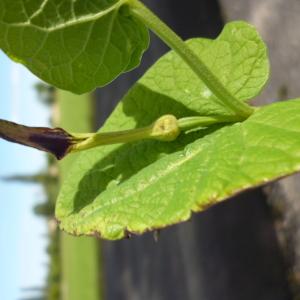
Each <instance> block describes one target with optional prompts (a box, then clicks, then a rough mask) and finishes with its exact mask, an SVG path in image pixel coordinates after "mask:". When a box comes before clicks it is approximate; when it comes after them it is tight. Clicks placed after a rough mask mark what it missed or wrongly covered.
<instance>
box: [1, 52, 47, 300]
mask: <svg viewBox="0 0 300 300" xmlns="http://www.w3.org/2000/svg"><path fill="white" fill-rule="evenodd" d="M35 82H37V79H36V77H34V76H33V75H32V74H31V73H30V72H29V71H27V70H26V69H25V68H24V67H23V66H21V65H19V64H16V63H13V62H11V61H10V60H9V59H8V58H7V57H6V56H5V55H4V54H3V53H2V52H1V51H0V87H1V88H0V97H1V101H0V118H2V119H7V120H10V121H15V122H18V123H22V124H25V125H33V126H48V120H49V116H50V112H49V111H48V110H47V108H46V107H44V106H43V105H42V104H40V103H39V102H38V100H37V96H36V94H35V91H34V89H33V85H34V83H35ZM45 165H46V161H45V155H44V154H43V153H41V152H38V151H37V150H34V149H30V148H26V147H23V146H20V145H16V144H12V143H8V142H6V141H3V140H1V139H0V177H1V176H7V175H14V174H34V173H36V172H39V171H40V170H41V169H43V168H45ZM43 200H44V195H43V192H42V189H41V188H40V187H39V186H38V185H30V184H29V185H28V184H25V185H24V184H19V183H9V184H8V183H4V182H1V181H0V205H1V209H0V266H1V268H0V299H5V300H16V299H20V298H21V297H22V296H23V297H24V296H29V295H28V294H26V295H25V294H24V292H23V293H21V289H22V288H26V287H37V286H43V285H44V282H45V278H46V272H47V263H48V257H47V255H46V252H45V248H46V246H47V238H46V234H47V224H46V222H45V220H44V219H42V218H38V217H36V216H35V215H34V214H33V213H32V207H33V206H34V204H36V203H39V202H41V201H43Z"/></svg>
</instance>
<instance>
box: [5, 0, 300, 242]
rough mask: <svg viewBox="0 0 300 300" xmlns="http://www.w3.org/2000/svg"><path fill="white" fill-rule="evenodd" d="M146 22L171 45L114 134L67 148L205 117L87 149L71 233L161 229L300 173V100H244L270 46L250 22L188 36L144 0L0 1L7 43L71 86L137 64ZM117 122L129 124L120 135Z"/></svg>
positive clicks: (71, 195) (87, 137)
mask: <svg viewBox="0 0 300 300" xmlns="http://www.w3.org/2000/svg"><path fill="white" fill-rule="evenodd" d="M145 25H146V26H147V27H148V28H149V29H151V30H152V31H154V32H155V33H156V34H157V35H158V36H159V37H160V38H162V39H163V40H164V41H165V42H166V43H167V44H168V45H169V46H170V47H171V48H172V49H173V50H174V51H171V52H170V53H168V54H167V55H165V56H164V57H162V58H161V59H160V60H159V61H158V62H157V63H156V64H155V65H154V66H153V67H152V68H150V70H149V71H148V72H147V73H146V74H145V76H143V77H142V78H141V79H140V80H139V81H138V82H137V83H136V84H135V85H134V86H133V87H132V89H131V90H130V91H129V92H128V94H127V95H126V96H125V97H124V99H123V100H122V102H121V103H120V104H119V105H118V107H117V108H116V110H115V111H114V112H113V114H112V115H111V117H110V118H109V120H108V121H107V122H106V124H105V126H103V128H101V130H100V132H103V133H106V132H113V133H108V134H106V135H95V134H78V135H76V134H74V135H72V134H68V141H69V143H70V145H71V146H72V147H71V146H70V147H68V150H69V149H70V152H71V151H72V149H73V150H74V149H75V150H74V151H79V150H82V149H87V148H89V147H90V146H91V145H92V146H93V147H94V146H95V145H96V146H97V145H99V144H100V143H98V144H97V141H99V139H101V140H102V142H103V139H105V138H107V137H108V136H110V137H113V140H114V141H117V142H120V141H122V142H126V141H129V140H136V137H138V139H140V137H142V138H144V137H146V135H145V134H144V131H143V130H145V129H140V127H145V126H148V125H149V124H151V123H152V122H154V121H155V120H157V119H158V118H160V117H161V116H162V115H173V116H175V117H176V118H174V117H173V116H172V117H171V118H172V119H173V121H174V124H175V127H176V126H177V125H178V124H179V122H180V118H188V117H193V118H189V120H191V119H193V120H195V119H197V118H198V120H199V118H202V119H201V120H202V121H203V120H206V121H207V120H209V121H208V123H205V122H204V121H203V123H201V124H202V127H199V123H198V125H197V126H198V128H197V126H196V125H194V127H193V126H192V130H187V129H186V128H189V129H190V128H191V127H190V125H189V124H188V126H186V127H184V128H185V129H184V131H185V132H184V133H182V134H181V135H180V136H179V137H178V138H177V139H176V140H175V141H174V142H170V143H164V142H160V141H153V140H152V141H151V140H150V141H149V140H148V141H145V140H144V141H143V140H139V141H138V142H134V143H126V144H124V145H111V146H107V147H103V148H94V149H92V150H88V151H85V152H84V153H83V154H82V155H80V156H79V158H78V159H77V161H76V163H75V164H74V165H73V168H72V170H71V171H70V172H68V173H69V176H68V178H67V179H66V180H65V183H64V185H63V187H62V190H61V193H60V196H59V199H58V203H57V206H56V216H57V218H58V219H59V221H60V226H61V228H62V229H64V230H66V231H67V232H69V233H73V234H87V235H92V234H97V235H101V236H102V237H104V238H107V239H119V238H122V237H124V236H126V235H127V233H128V232H132V233H143V232H145V231H147V230H154V229H159V228H163V227H166V226H168V225H171V224H174V223H177V222H180V221H184V220H187V219H188V218H189V217H190V215H191V212H198V211H201V210H203V209H205V208H206V207H207V206H210V205H212V204H215V203H217V202H219V201H221V200H224V199H226V198H228V197H230V196H232V195H234V194H236V193H238V192H240V191H242V190H245V189H247V188H251V187H253V186H257V185H261V184H263V183H265V182H269V181H271V180H274V179H276V178H279V177H282V176H286V175H288V174H291V173H293V172H296V171H299V169H300V154H299V153H300V142H299V138H298V137H299V133H300V123H299V118H300V100H291V101H288V102H282V103H279V104H274V105H270V106H265V107H262V108H256V109H255V108H254V107H251V106H249V105H248V103H247V101H248V100H250V99H252V98H254V97H255V96H257V95H258V94H259V92H260V91H261V89H262V88H263V86H264V85H265V83H266V81H267V80H268V77H269V63H268V58H267V49H266V47H265V45H264V43H263V41H262V40H261V38H260V36H259V35H258V33H257V32H256V30H255V29H254V28H253V27H252V26H251V25H249V24H247V23H244V22H233V23H229V24H228V25H227V26H226V27H225V28H224V30H223V32H222V33H221V35H220V36H219V37H218V38H217V39H216V40H214V41H212V40H208V39H192V40H190V41H187V42H186V43H184V42H183V41H182V40H181V39H180V38H179V37H178V36H177V35H176V34H175V33H174V32H172V31H171V30H170V29H169V28H168V27H167V26H166V25H165V24H164V23H162V22H161V21H160V20H159V19H158V18H157V17H156V16H155V15H154V14H153V13H152V12H151V11H150V10H148V9H147V8H146V7H145V6H144V5H143V4H142V3H141V2H140V1H138V0H119V1H118V0H110V1H108V0H97V1H93V0H89V1H84V0H78V1H55V0H48V1H42V0H39V1H37V0H35V1H34V0H29V1H24V0H15V1H10V0H0V47H1V49H2V50H4V51H5V52H6V53H8V54H9V55H10V56H11V57H13V58H14V59H15V60H17V61H19V62H22V63H23V64H25V65H26V66H27V67H28V68H29V69H30V70H32V71H33V72H34V73H35V74H37V75H38V76H39V77H41V78H42V79H44V80H46V81H47V82H50V83H52V84H54V85H56V86H57V87H61V88H64V89H68V90H71V91H73V92H76V93H83V92H86V91H89V90H91V89H93V88H95V87H96V86H103V85H105V84H107V83H109V82H110V81H111V80H113V79H114V78H115V77H116V76H118V75H119V74H121V73H122V72H126V71H128V70H130V69H132V68H134V67H135V66H137V65H138V64H139V61H140V58H141V55H142V53H143V51H144V50H145V49H146V48H147V46H148V30H147V28H146V26H145ZM178 119H179V120H178ZM184 120H185V121H186V120H187V119H184ZM0 121H1V120H0ZM177 121H178V123H176V122H177ZM181 121H182V119H181ZM76 122H77V120H76ZM222 122H223V123H222ZM1 124H2V125H1ZM3 124H4V125H3ZM194 124H195V123H194ZM185 125H186V124H185ZM5 126H6V127H5ZM7 128H10V129H11V130H10V132H7V131H8V129H7ZM20 128H22V130H23V133H24V134H23V135H21V138H22V139H21V140H20V134H19V129H20ZM176 128H177V127H176ZM178 128H180V129H182V128H183V127H180V126H179V127H178ZM120 129H122V130H131V131H130V134H129V133H128V131H125V132H115V131H119V130H120ZM134 129H137V130H135V131H134ZM160 129H161V131H160V132H164V129H165V128H164V125H162V128H160ZM132 130H133V131H132ZM49 131H50V133H51V130H49ZM146 131H147V129H146ZM28 132H33V133H35V132H36V131H34V129H32V128H28V127H26V128H25V127H24V126H20V125H17V124H12V123H10V122H7V121H1V122H0V136H2V137H3V138H6V139H8V140H13V141H16V142H19V143H20V142H21V143H23V144H25V145H31V146H32V145H33V143H32V140H33V138H35V137H36V135H37V134H33V133H31V134H29V135H28ZM47 132H48V131H47ZM141 132H142V134H141ZM147 132H148V131H147ZM39 134H40V135H39V136H38V137H39V139H37V141H36V139H35V142H36V144H37V146H39V145H40V144H42V146H43V147H37V148H38V149H47V148H45V147H44V144H47V145H48V141H49V139H47V137H46V139H45V140H44V138H45V134H44V135H43V132H40V131H39ZM139 134H140V135H139ZM129 135H130V138H129ZM162 135H163V133H162ZM18 136H19V139H18ZM120 136H121V137H122V138H121V139H119V137H120ZM40 137H42V139H40ZM96 137H98V139H97V138H96ZM132 137H134V138H132ZM41 140H42V142H40V141H41ZM28 141H29V142H28ZM56 141H57V143H58V145H55V146H61V145H59V140H57V139H56ZM80 143H81V144H80ZM36 144H34V145H36ZM102 144H105V142H104V143H102ZM78 145H79V147H77V148H76V146H78ZM82 145H84V146H82ZM86 145H87V147H86ZM50 146H51V147H52V146H53V145H52V144H51V143H50ZM76 149H77V150H76ZM65 153H68V151H66V152H65ZM65 153H64V154H65Z"/></svg>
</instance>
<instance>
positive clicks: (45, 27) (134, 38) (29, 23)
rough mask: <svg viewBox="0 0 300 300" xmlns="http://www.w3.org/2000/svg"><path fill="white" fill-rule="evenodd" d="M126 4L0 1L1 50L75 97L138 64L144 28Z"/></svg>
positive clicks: (122, 0) (117, 0) (117, 1)
mask: <svg viewBox="0 0 300 300" xmlns="http://www.w3.org/2000/svg"><path fill="white" fill-rule="evenodd" d="M126 2H127V0H110V1H108V0H96V1H95V0H78V1H69V0H68V1H56V0H13V1H11V0H0V48H1V49H2V50H3V51H4V52H6V53H7V54H8V55H9V56H10V57H12V58H13V59H14V60H16V61H18V62H21V63H23V64H24V65H26V66H27V68H29V69H30V70H31V71H32V72H33V73H34V74H36V75H37V76H38V77H40V78H41V79H43V80H45V81H47V82H49V83H51V84H52V85H54V86H57V87H59V88H62V89H66V90H70V91H72V92H75V93H84V92H88V91H90V90H92V89H94V88H96V87H97V86H104V85H106V84H107V83H109V82H110V81H112V80H113V79H114V78H115V77H117V76H118V75H119V74H121V73H123V72H126V71H128V70H130V69H132V68H134V67H136V66H137V65H138V64H139V63H140V59H141V56H142V53H143V51H144V50H145V49H146V48H147V47H148V40H149V37H148V30H147V29H146V27H145V26H144V25H143V24H141V23H140V22H139V21H138V20H136V19H135V18H133V17H132V16H130V15H129V14H128V12H127V9H126V7H124V4H125V3H126Z"/></svg>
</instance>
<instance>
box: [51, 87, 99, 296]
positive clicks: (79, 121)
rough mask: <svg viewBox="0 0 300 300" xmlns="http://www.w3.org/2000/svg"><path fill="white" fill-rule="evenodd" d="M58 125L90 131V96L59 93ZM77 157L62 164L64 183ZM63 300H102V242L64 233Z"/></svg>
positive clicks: (71, 130) (66, 128)
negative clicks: (100, 260) (100, 243)
mask: <svg viewBox="0 0 300 300" xmlns="http://www.w3.org/2000/svg"><path fill="white" fill-rule="evenodd" d="M56 99H57V105H58V107H57V108H58V109H57V113H58V114H59V116H56V117H57V120H58V124H57V125H58V126H60V127H62V128H64V129H65V130H67V131H70V132H90V131H91V130H92V124H93V114H92V111H93V103H92V98H91V96H90V95H88V94H85V95H80V96H77V95H74V94H71V93H69V92H66V91H61V90H58V91H57V95H56ZM77 155H78V154H74V155H70V156H68V157H66V158H65V159H63V160H62V161H61V163H60V172H61V178H62V180H63V179H64V177H65V176H66V175H67V174H68V171H69V170H70V167H71V165H72V164H73V162H74V160H75V159H76V156H77ZM60 240H61V251H62V300H99V299H102V296H101V295H102V290H103V289H102V285H101V282H102V281H101V268H100V263H99V253H100V251H99V250H100V249H99V242H98V241H97V240H96V239H95V238H90V237H73V236H70V235H67V234H65V233H61V239H60Z"/></svg>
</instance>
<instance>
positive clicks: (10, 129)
mask: <svg viewBox="0 0 300 300" xmlns="http://www.w3.org/2000/svg"><path fill="white" fill-rule="evenodd" d="M235 121H236V120H235V119H233V118H232V119H230V118H228V117H227V118H226V119H222V118H220V117H207V116H195V117H186V118H181V119H177V118H176V117H175V116H173V115H164V116H162V117H160V118H158V119H157V120H156V121H155V122H154V123H152V124H151V125H149V126H146V127H142V128H136V129H130V130H123V131H115V132H104V133H102V132H96V133H68V132H66V131H65V130H64V129H62V128H53V129H52V128H46V127H28V126H24V125H20V124H16V123H13V122H9V121H5V120H1V119H0V138H3V139H5V140H8V141H10V142H14V143H18V144H22V145H25V146H29V147H32V148H36V149H39V150H42V151H46V152H49V153H51V154H53V155H54V156H55V157H56V158H57V159H62V158H63V157H65V156H66V155H67V154H69V153H74V152H79V151H84V150H87V149H91V148H95V147H99V146H104V145H111V144H122V143H130V142H136V141H140V140H145V139H152V140H158V141H162V142H172V141H174V140H176V139H177V137H178V136H179V135H180V133H182V132H185V131H189V130H191V129H197V128H199V127H208V126H210V125H212V124H217V123H228V122H235Z"/></svg>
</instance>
